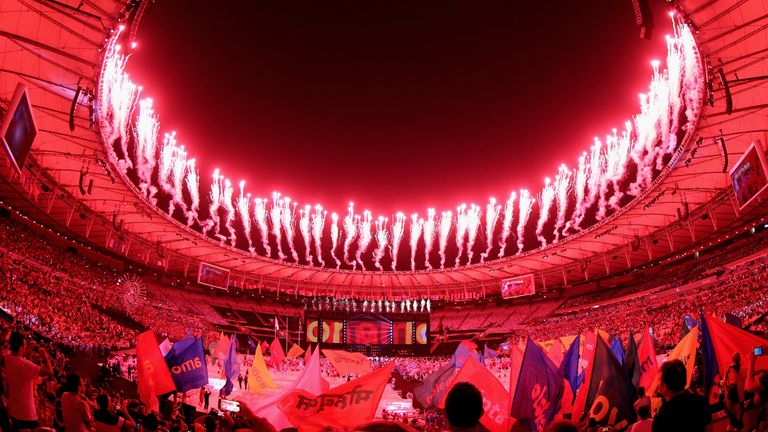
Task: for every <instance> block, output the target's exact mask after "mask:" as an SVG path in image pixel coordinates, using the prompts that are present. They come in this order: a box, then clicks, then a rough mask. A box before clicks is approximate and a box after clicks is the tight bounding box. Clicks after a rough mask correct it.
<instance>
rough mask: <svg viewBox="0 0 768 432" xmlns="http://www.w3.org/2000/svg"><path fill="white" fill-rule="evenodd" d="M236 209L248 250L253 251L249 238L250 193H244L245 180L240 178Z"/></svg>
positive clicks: (251, 241)
mask: <svg viewBox="0 0 768 432" xmlns="http://www.w3.org/2000/svg"><path fill="white" fill-rule="evenodd" d="M237 210H238V211H239V213H240V221H241V222H242V223H243V232H244V233H245V238H246V239H248V250H249V251H251V253H254V251H255V249H254V248H253V240H251V194H246V193H245V180H240V195H239V196H238V197H237Z"/></svg>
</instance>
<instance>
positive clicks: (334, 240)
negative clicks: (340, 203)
mask: <svg viewBox="0 0 768 432" xmlns="http://www.w3.org/2000/svg"><path fill="white" fill-rule="evenodd" d="M338 244H339V215H337V214H336V213H331V256H332V257H333V260H334V261H336V268H337V269H338V268H341V261H340V260H339V259H338V258H337V257H336V246H337V245H338Z"/></svg>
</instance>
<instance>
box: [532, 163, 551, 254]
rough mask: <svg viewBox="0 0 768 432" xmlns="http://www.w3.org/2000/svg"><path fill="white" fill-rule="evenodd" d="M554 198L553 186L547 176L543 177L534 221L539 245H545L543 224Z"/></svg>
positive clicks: (545, 221)
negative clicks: (537, 218) (537, 211)
mask: <svg viewBox="0 0 768 432" xmlns="http://www.w3.org/2000/svg"><path fill="white" fill-rule="evenodd" d="M554 200H555V187H554V186H553V185H552V184H551V183H550V180H549V177H547V178H545V179H544V188H543V189H542V190H541V194H540V196H539V220H538V222H536V238H537V239H538V240H539V244H540V245H541V247H544V246H546V245H547V239H546V238H545V237H544V224H545V223H547V220H548V219H549V210H550V209H551V208H552V203H553V202H554Z"/></svg>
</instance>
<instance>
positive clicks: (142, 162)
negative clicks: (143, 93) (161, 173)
mask: <svg viewBox="0 0 768 432" xmlns="http://www.w3.org/2000/svg"><path fill="white" fill-rule="evenodd" d="M159 130H160V124H159V123H158V121H157V115H156V114H155V111H154V110H153V109H152V99H149V98H146V99H143V100H141V102H139V116H138V118H137V119H136V155H135V156H134V158H135V159H136V175H137V176H138V177H139V189H141V191H142V192H143V193H144V196H146V197H147V198H152V197H153V196H154V193H152V192H151V190H152V189H154V190H155V191H156V190H157V188H155V187H154V186H153V185H152V171H154V169H155V158H156V157H157V155H156V153H157V134H158V132H159ZM152 202H153V204H155V203H156V200H153V201H152Z"/></svg>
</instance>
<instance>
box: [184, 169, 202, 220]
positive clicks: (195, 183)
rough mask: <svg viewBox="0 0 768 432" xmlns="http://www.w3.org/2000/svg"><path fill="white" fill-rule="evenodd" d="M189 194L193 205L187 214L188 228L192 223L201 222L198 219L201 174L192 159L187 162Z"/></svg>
mask: <svg viewBox="0 0 768 432" xmlns="http://www.w3.org/2000/svg"><path fill="white" fill-rule="evenodd" d="M186 182H187V192H189V197H190V200H191V201H192V204H191V205H190V206H189V211H188V212H187V226H192V223H194V222H195V221H197V222H198V223H199V222H200V220H199V219H198V215H197V214H198V212H199V211H200V173H199V172H198V171H197V168H195V160H194V159H190V160H188V161H187V179H186Z"/></svg>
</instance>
